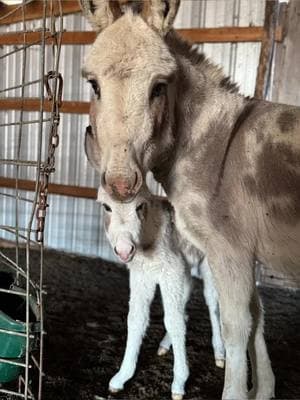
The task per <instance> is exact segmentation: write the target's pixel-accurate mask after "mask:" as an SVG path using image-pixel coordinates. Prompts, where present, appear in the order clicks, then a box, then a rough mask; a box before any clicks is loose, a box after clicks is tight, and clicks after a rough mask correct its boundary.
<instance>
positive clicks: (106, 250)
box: [0, 0, 300, 400]
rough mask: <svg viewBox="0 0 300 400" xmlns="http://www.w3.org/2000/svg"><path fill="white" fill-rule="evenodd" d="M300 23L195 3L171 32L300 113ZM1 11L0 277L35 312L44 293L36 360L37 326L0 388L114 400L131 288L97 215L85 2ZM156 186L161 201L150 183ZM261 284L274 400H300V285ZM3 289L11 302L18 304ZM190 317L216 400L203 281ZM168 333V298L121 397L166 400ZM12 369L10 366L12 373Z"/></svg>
mask: <svg viewBox="0 0 300 400" xmlns="http://www.w3.org/2000/svg"><path fill="white" fill-rule="evenodd" d="M297 10H298V12H299V2H297V1H292V2H290V3H289V4H286V3H285V2H276V1H268V2H267V3H265V2H264V1H261V0H256V1H250V0H226V1H225V0H224V1H223V0H218V1H213V0H208V1H200V0H199V1H189V0H186V1H184V2H182V5H181V7H180V10H179V14H178V16H177V19H176V25H175V26H176V28H177V29H178V31H179V33H180V34H181V35H183V36H184V37H185V38H186V39H188V40H190V41H193V42H194V43H195V46H196V45H197V46H198V47H199V51H204V52H205V53H206V54H207V56H209V57H211V58H212V59H213V60H214V61H215V62H216V63H218V64H221V65H222V66H223V68H224V71H225V73H226V74H227V75H229V76H230V77H232V79H233V80H234V81H236V82H238V83H239V85H240V88H241V91H242V93H244V94H245V95H248V96H253V95H255V96H256V97H258V98H267V99H270V100H274V101H281V102H285V103H288V104H295V105H297V104H298V105H300V99H299V90H298V88H299V71H298V70H297V69H296V68H295V66H297V65H298V64H297V62H298V61H299V60H298V58H299V55H298V53H297V51H298V52H299V43H298V40H297V34H298V35H299V26H298V25H299V24H297V22H299V21H298V20H299V16H297V15H298V14H297ZM0 12H1V13H0V32H1V35H0V45H1V46H2V47H1V55H0V57H1V59H0V60H1V61H0V62H1V77H0V79H1V88H0V91H1V98H0V115H1V121H0V129H1V132H0V152H1V153H0V159H1V163H0V186H1V194H0V218H1V223H0V228H1V229H0V232H1V236H0V240H1V242H0V244H1V253H0V257H1V271H3V273H4V274H7V273H9V274H10V276H12V277H13V280H14V283H15V286H16V287H17V288H18V290H19V291H21V290H24V291H25V294H26V295H25V296H24V297H25V303H24V304H23V305H24V307H25V309H26V310H28V312H29V310H30V294H31V290H32V289H35V294H36V297H37V301H36V303H37V306H38V307H37V308H38V310H39V318H38V322H39V328H38V336H39V338H38V340H37V342H38V343H37V344H36V345H35V347H36V348H34V350H33V349H32V346H31V344H30V335H31V332H30V329H29V326H31V325H30V323H31V321H30V320H29V315H28V316H27V317H26V316H25V321H24V323H25V326H27V328H26V329H25V331H24V332H23V333H24V337H25V339H27V343H26V351H25V358H24V360H22V361H20V360H19V364H22V365H18V364H17V365H16V367H18V368H23V369H24V370H23V369H21V370H19V369H18V370H17V373H16V376H15V377H14V379H12V380H11V381H9V382H2V384H1V388H0V392H2V393H3V395H5V396H6V398H15V397H16V398H19V397H20V398H25V399H27V398H28V399H29V398H36V399H62V400H64V399H72V400H73V399H93V398H94V396H95V395H96V396H98V398H107V396H108V392H107V386H108V382H109V379H110V378H111V377H112V375H113V374H114V373H115V372H116V371H117V369H118V366H119V365H120V362H121V360H122V356H123V351H124V347H125V340H126V316H127V308H128V306H127V304H128V277H127V271H126V270H125V269H124V267H122V266H120V265H117V264H116V263H115V262H116V259H115V258H114V255H113V253H112V251H111V249H110V246H109V244H108V242H107V240H106V238H105V234H104V230H103V223H102V220H103V215H102V210H101V208H100V206H99V205H98V204H97V203H96V202H95V198H96V188H97V186H98V184H99V180H98V176H97V175H96V174H95V172H94V171H93V169H92V168H91V167H90V166H89V164H88V162H87V159H86V156H85V154H84V150H83V139H84V132H85V128H86V126H87V125H88V116H87V113H88V110H89V98H90V95H91V93H90V88H89V86H88V85H87V84H86V82H85V80H84V79H83V78H81V73H80V70H81V65H82V60H83V58H84V54H85V53H86V50H87V47H88V46H89V45H90V44H91V43H92V42H93V40H94V39H95V33H94V32H93V31H91V27H90V26H89V25H88V23H87V22H86V21H85V19H84V17H83V16H82V15H81V12H80V9H79V6H78V3H77V2H76V1H61V2H60V1H50V0H49V1H48V2H46V1H44V2H39V1H26V2H23V3H22V4H21V5H5V4H1V6H0ZM51 72H52V74H51ZM62 82H63V89H62ZM60 88H61V89H60ZM60 96H61V98H60ZM34 121H37V122H34ZM58 137H59V140H58ZM58 142H59V145H58ZM57 145H58V146H57ZM149 185H150V187H151V188H152V190H153V192H155V193H161V189H160V187H159V186H158V185H157V184H156V183H155V182H153V180H151V178H150V180H149ZM37 210H38V212H37ZM44 247H46V250H44ZM20 275H21V276H22V278H20V277H19V276H20ZM3 276H4V277H7V276H8V275H3ZM3 280H4V278H3ZM257 281H258V284H259V286H260V291H261V294H262V298H263V301H264V306H265V310H266V327H265V331H266V340H267V343H268V346H269V352H270V357H271V360H272V363H273V368H274V372H275V375H276V378H277V387H276V395H277V397H278V398H291V399H296V398H299V397H300V383H299V376H300V370H299V360H300V354H299V353H300V348H299V343H300V341H299V327H300V323H299V311H300V306H299V300H300V295H299V291H297V286H298V283H297V282H295V281H293V280H291V279H290V278H289V277H287V276H278V275H275V274H274V272H273V271H271V270H270V269H267V268H266V267H263V266H261V268H259V269H258V272H257ZM2 285H3V288H2V289H1V290H2V292H3V293H6V292H5V291H7V290H9V291H10V289H11V287H10V286H9V288H8V289H7V288H5V287H4V283H2ZM13 289H14V290H15V288H13ZM44 293H47V296H45V297H46V298H45V300H43V299H44V296H43V295H44ZM116 293H117V294H118V295H117V296H116ZM7 294H10V293H7ZM9 303H10V302H9ZM43 303H45V307H43ZM188 314H189V316H190V318H189V323H188V337H187V346H188V357H189V362H190V369H191V376H190V379H189V381H188V387H187V395H186V398H187V399H202V398H203V399H206V398H217V397H220V396H221V392H222V385H223V371H222V370H220V369H218V368H216V367H215V365H214V359H213V352H212V348H211V343H210V337H211V330H210V323H209V317H208V312H207V308H206V306H205V303H204V300H203V294H202V283H201V281H199V280H195V288H194V291H193V295H192V298H191V301H190V303H189V306H188ZM162 320H163V316H162V308H161V304H160V299H159V294H158V295H157V298H156V300H155V302H154V305H153V307H152V318H151V326H150V329H149V330H148V333H147V337H146V338H145V343H144V345H143V348H142V352H141V356H140V360H139V366H138V371H137V373H136V375H135V377H134V378H133V379H132V381H131V382H130V383H129V384H128V385H126V389H125V392H123V393H121V394H119V395H117V396H114V397H116V398H120V399H121V398H126V399H153V398H161V399H164V398H169V393H168V392H169V386H170V382H171V372H172V355H167V356H166V357H164V358H158V357H156V356H155V354H156V350H157V346H158V343H159V341H160V339H161V337H162V335H163V323H162ZM44 325H45V326H44ZM4 330H5V329H4ZM0 332H2V331H0ZM2 333H3V332H2ZM45 333H46V335H45ZM12 336H13V335H12ZM36 354H38V355H36ZM3 358H5V357H4V356H2V358H1V360H0V361H1V363H0V364H1V365H0V366H5V365H8V364H9V363H10V359H9V360H8V361H7V359H6V360H5V359H3ZM37 358H38V360H37ZM14 362H16V363H18V361H16V360H15V361H14ZM10 365H12V364H10ZM35 369H36V371H34V370H35Z"/></svg>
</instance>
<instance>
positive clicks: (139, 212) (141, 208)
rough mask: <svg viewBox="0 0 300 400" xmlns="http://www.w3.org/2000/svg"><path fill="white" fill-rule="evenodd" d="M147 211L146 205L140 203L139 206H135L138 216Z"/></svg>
mask: <svg viewBox="0 0 300 400" xmlns="http://www.w3.org/2000/svg"><path fill="white" fill-rule="evenodd" d="M146 209H147V203H145V202H144V203H141V204H140V205H138V206H137V208H136V209H135V210H136V212H137V214H138V215H140V214H141V213H143V212H145V211H146Z"/></svg>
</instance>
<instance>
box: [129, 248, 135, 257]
mask: <svg viewBox="0 0 300 400" xmlns="http://www.w3.org/2000/svg"><path fill="white" fill-rule="evenodd" d="M134 251H135V246H131V249H130V252H129V255H130V256H131V255H132V253H134Z"/></svg>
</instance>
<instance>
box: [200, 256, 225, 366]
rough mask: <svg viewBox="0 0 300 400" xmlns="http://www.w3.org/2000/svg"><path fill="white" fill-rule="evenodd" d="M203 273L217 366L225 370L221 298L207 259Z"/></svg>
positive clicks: (204, 261)
mask: <svg viewBox="0 0 300 400" xmlns="http://www.w3.org/2000/svg"><path fill="white" fill-rule="evenodd" d="M201 272H202V277H203V285H204V298H205V302H206V304H207V307H208V311H209V317H210V322H211V328H212V345H213V349H214V355H215V362H216V366H217V367H219V368H224V366H225V347H224V343H223V339H222V334H221V321H220V310H219V298H218V293H217V291H216V288H215V285H214V281H213V276H212V273H211V270H210V266H209V265H208V262H207V258H206V257H205V258H204V260H203V262H202V264H201Z"/></svg>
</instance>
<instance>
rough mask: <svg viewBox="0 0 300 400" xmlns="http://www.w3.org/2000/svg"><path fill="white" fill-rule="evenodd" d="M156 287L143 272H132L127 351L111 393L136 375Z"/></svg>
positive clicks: (111, 381) (121, 387)
mask: <svg viewBox="0 0 300 400" xmlns="http://www.w3.org/2000/svg"><path fill="white" fill-rule="evenodd" d="M155 287H156V283H155V281H153V280H151V277H150V276H147V275H145V274H144V273H143V271H136V270H134V271H130V302H129V313H128V318H127V325H128V332H127V343H126V350H125V355H124V358H123V361H122V364H121V367H120V370H119V372H118V373H117V374H116V375H115V376H114V377H113V378H112V379H111V380H110V382H109V390H110V391H111V392H118V391H119V390H122V389H123V386H124V383H125V382H127V381H128V380H129V379H130V378H131V377H132V376H133V375H134V372H135V368H136V363H137V358H138V355H139V351H140V347H141V344H142V340H143V336H144V334H145V331H146V328H147V326H148V322H149V310H150V304H151V302H152V299H153V297H154V293H155Z"/></svg>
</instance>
